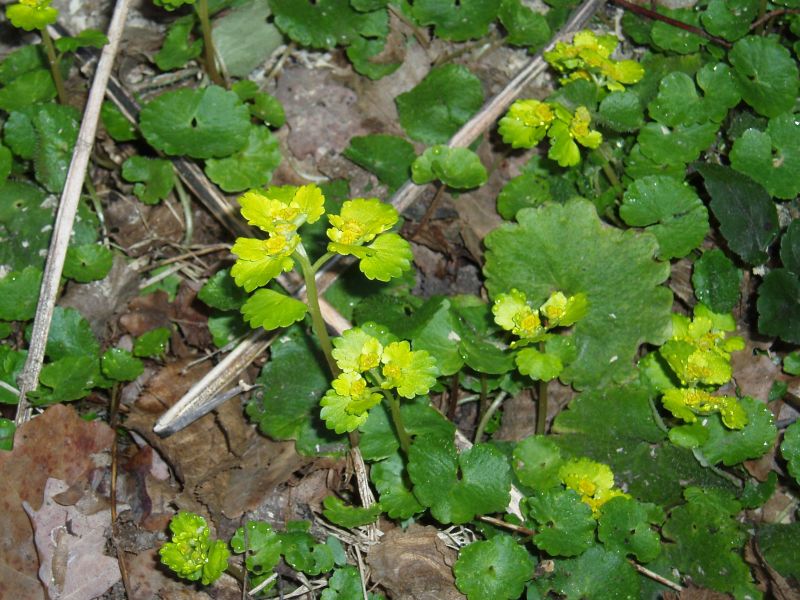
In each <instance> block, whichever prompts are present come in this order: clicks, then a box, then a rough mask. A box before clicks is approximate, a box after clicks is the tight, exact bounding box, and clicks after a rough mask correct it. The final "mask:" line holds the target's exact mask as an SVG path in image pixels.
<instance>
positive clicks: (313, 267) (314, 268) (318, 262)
mask: <svg viewBox="0 0 800 600" xmlns="http://www.w3.org/2000/svg"><path fill="white" fill-rule="evenodd" d="M333 256H335V253H333V252H326V253H325V254H323V255H322V256H320V257H319V258H318V259H317V260H315V261H314V264H313V265H311V270H312V271H314V273H316V272H317V271H319V269H320V267H321V266H322V265H324V264H325V263H326V262H328V260H329V259H330V258H331V257H333Z"/></svg>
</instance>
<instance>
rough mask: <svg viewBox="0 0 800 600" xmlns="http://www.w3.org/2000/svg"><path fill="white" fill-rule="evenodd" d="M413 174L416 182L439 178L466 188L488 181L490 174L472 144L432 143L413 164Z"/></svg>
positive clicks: (452, 186)
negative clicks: (445, 144)
mask: <svg viewBox="0 0 800 600" xmlns="http://www.w3.org/2000/svg"><path fill="white" fill-rule="evenodd" d="M411 177H412V179H413V180H414V183H416V184H423V183H429V182H431V181H434V180H436V179H438V180H439V181H441V182H442V183H444V184H445V185H447V186H450V187H451V188H455V189H458V190H466V189H469V188H475V187H478V186H481V185H483V184H484V183H486V180H487V179H488V178H489V174H488V173H487V172H486V167H484V166H483V163H481V159H480V158H478V155H477V154H475V153H474V152H473V151H472V150H470V149H469V148H449V147H447V146H444V145H437V146H432V147H430V148H428V149H427V150H425V152H424V153H423V154H422V156H420V157H418V158H417V159H416V160H415V161H414V163H413V164H412V165H411Z"/></svg>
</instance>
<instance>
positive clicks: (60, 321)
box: [45, 306, 100, 360]
mask: <svg viewBox="0 0 800 600" xmlns="http://www.w3.org/2000/svg"><path fill="white" fill-rule="evenodd" d="M45 354H46V355H47V357H48V358H49V359H51V360H58V359H59V358H65V357H67V356H74V355H81V356H89V357H91V358H97V356H98V355H99V354H100V344H99V343H98V342H97V339H95V337H94V333H92V328H91V326H90V325H89V322H88V321H87V320H86V319H84V318H83V316H82V315H81V313H79V312H78V311H77V310H75V309H74V308H63V307H61V306H56V307H55V309H54V310H53V319H52V321H50V333H49V334H48V336H47V347H46V348H45Z"/></svg>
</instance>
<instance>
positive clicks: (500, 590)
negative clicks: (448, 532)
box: [453, 535, 534, 600]
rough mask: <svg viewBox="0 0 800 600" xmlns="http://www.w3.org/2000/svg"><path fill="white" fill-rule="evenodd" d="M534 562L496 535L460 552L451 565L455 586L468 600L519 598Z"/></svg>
mask: <svg viewBox="0 0 800 600" xmlns="http://www.w3.org/2000/svg"><path fill="white" fill-rule="evenodd" d="M533 566H534V561H533V559H531V557H530V555H529V554H528V552H527V551H526V550H525V548H523V547H522V546H520V545H519V544H517V543H516V542H515V541H514V538H512V537H511V536H508V535H496V536H494V537H492V538H491V539H488V540H486V541H482V542H473V543H471V544H470V545H468V546H466V547H464V548H462V549H461V552H459V553H458V560H457V561H456V564H455V565H453V573H455V576H456V586H457V587H458V589H459V590H461V591H462V592H463V593H465V594H466V595H467V598H469V599H475V600H478V599H480V598H492V599H496V600H511V599H513V598H519V597H520V594H522V590H523V589H524V587H525V583H526V582H527V581H528V580H530V579H531V578H532V577H533Z"/></svg>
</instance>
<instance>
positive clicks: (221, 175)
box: [205, 125, 281, 192]
mask: <svg viewBox="0 0 800 600" xmlns="http://www.w3.org/2000/svg"><path fill="white" fill-rule="evenodd" d="M280 163H281V150H280V142H279V141H278V138H276V137H275V136H274V135H272V133H270V130H269V129H267V128H266V127H263V126H260V125H252V126H251V127H250V133H249V135H248V137H247V144H246V145H245V147H244V148H242V149H241V150H239V151H238V152H236V153H235V154H233V155H232V156H229V157H227V158H210V159H208V160H207V161H206V168H205V171H206V175H208V177H209V178H210V179H211V181H213V182H214V183H216V184H217V185H218V186H219V187H221V188H222V189H223V190H224V191H226V192H241V191H243V190H246V189H249V188H258V187H262V186H265V185H267V184H268V183H269V181H270V179H272V172H273V171H274V170H275V169H277V168H278V165H280Z"/></svg>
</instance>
